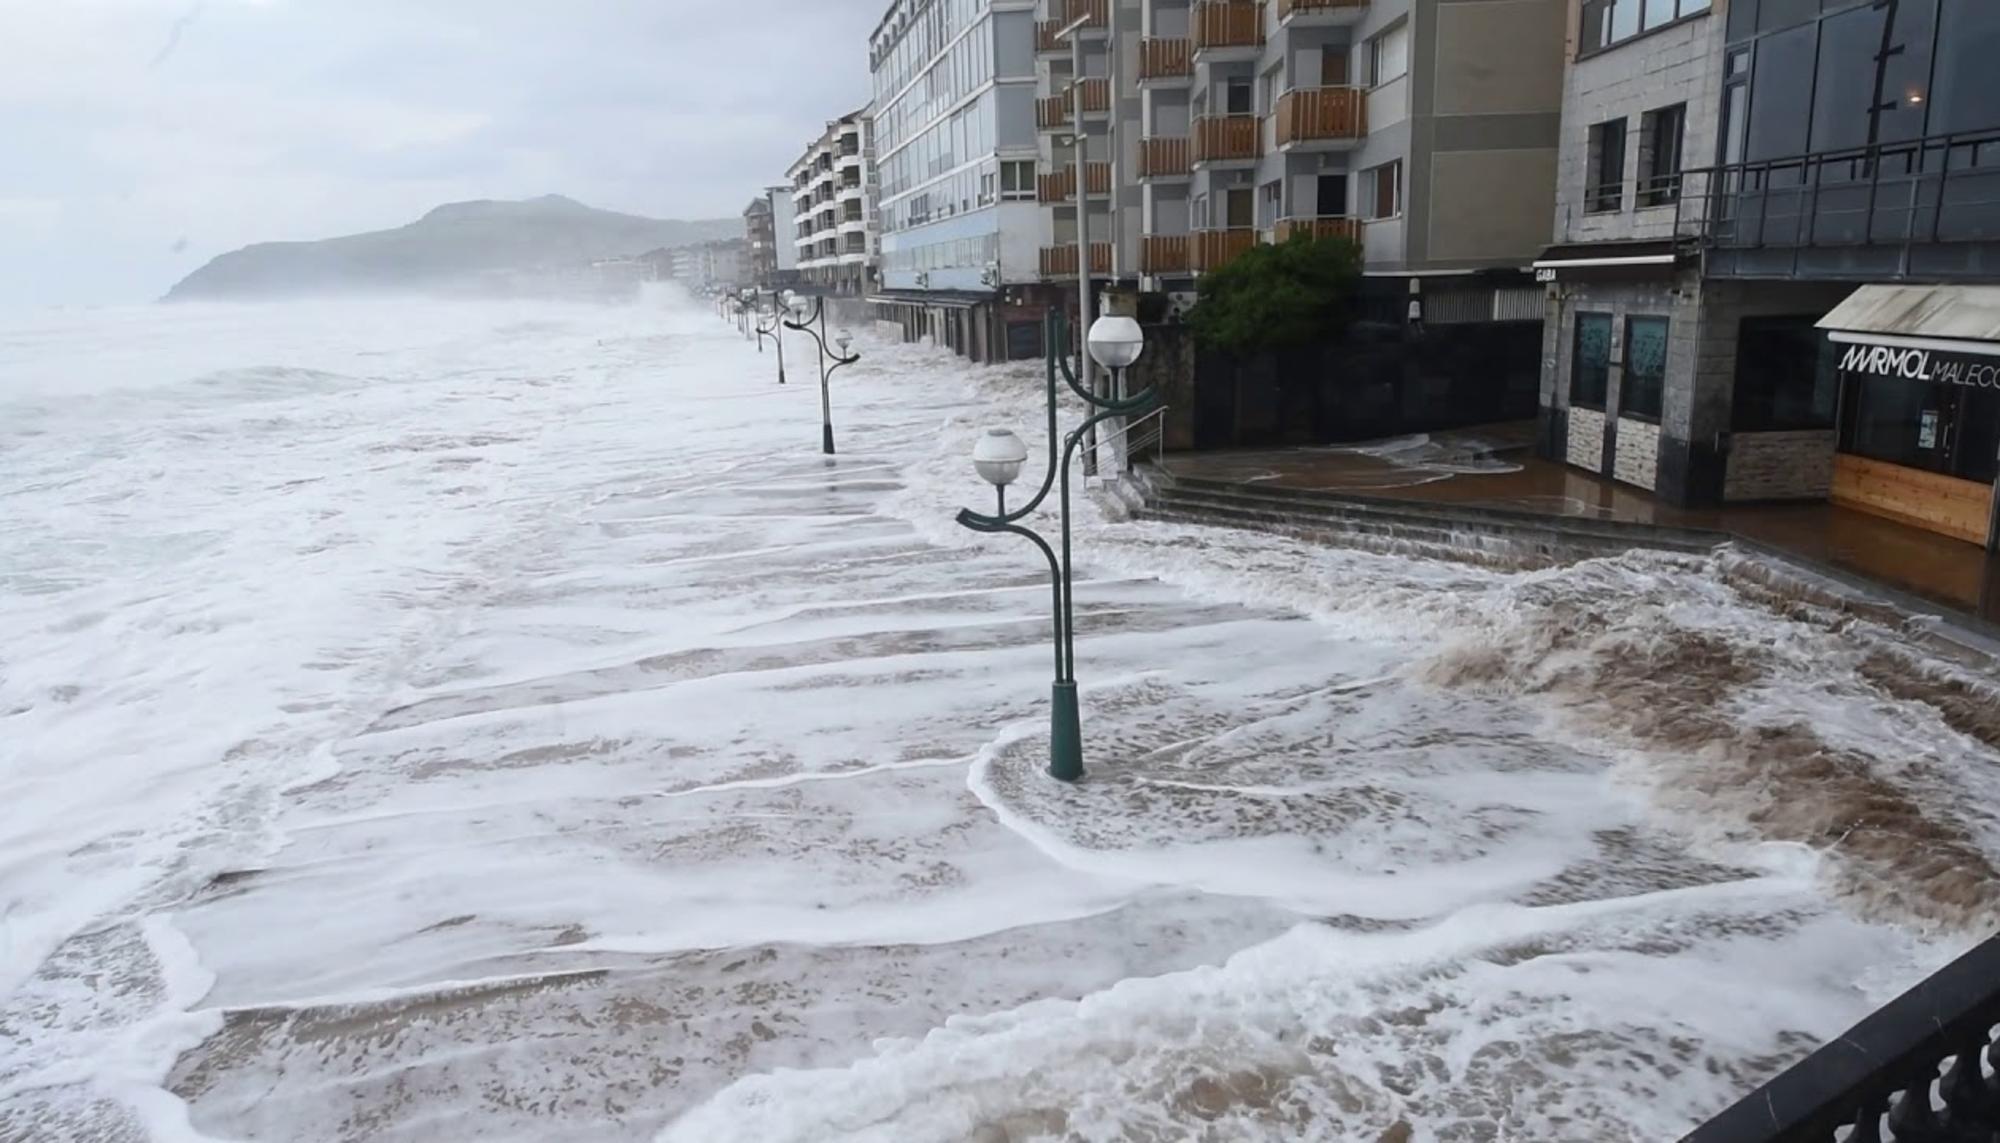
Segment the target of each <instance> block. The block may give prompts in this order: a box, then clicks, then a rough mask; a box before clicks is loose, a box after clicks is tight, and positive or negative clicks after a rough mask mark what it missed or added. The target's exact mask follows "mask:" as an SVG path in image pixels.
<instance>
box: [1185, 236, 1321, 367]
mask: <svg viewBox="0 0 2000 1143" xmlns="http://www.w3.org/2000/svg"><path fill="white" fill-rule="evenodd" d="M1360 279H1361V251H1360V249H1359V248H1358V247H1356V246H1355V245H1354V243H1352V242H1349V241H1348V240H1346V239H1344V238H1312V237H1308V236H1305V235H1300V236H1299V237H1296V238H1294V239H1292V240H1291V241H1289V242H1282V243H1279V244H1277V245H1273V246H1262V245H1260V246H1253V247H1251V248H1250V249H1248V250H1246V251H1244V252H1243V253H1242V254H1240V255H1238V256H1237V257H1236V258H1235V259H1234V260H1232V261H1230V262H1229V263H1227V264H1226V265H1224V266H1223V267H1221V268H1220V269H1217V270H1211V271H1209V272H1208V273H1206V274H1203V275H1202V277H1201V282H1200V285H1199V288H1198V293H1197V295H1196V300H1195V305H1194V309H1192V310H1190V311H1189V312H1188V324H1189V325H1191V326H1193V327H1194V334H1195V339H1196V340H1197V341H1198V342H1199V343H1200V344H1201V345H1202V346H1203V347H1204V348H1208V349H1219V350H1222V351H1224V352H1227V353H1236V354H1248V353H1257V352H1260V351H1263V350H1272V349H1294V348H1298V347H1300V346H1305V345H1312V344H1314V343H1316V342H1320V341H1325V340H1327V339H1328V338H1331V337H1333V336H1335V335H1337V334H1338V333H1339V332H1340V331H1341V330H1342V329H1344V328H1346V325H1347V321H1348V307H1349V302H1350V301H1351V299H1352V298H1353V296H1354V289H1355V285H1356V283H1358V282H1359V281H1360Z"/></svg>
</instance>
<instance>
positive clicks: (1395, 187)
mask: <svg viewBox="0 0 2000 1143" xmlns="http://www.w3.org/2000/svg"><path fill="white" fill-rule="evenodd" d="M1402 184H1403V161H1402V160H1401V159H1397V160H1396V161H1395V162H1393V163H1383V164H1382V165H1381V166H1379V167H1375V168H1373V169H1370V170H1366V171H1363V172H1361V188H1362V200H1363V201H1362V203H1361V216H1362V217H1363V218H1367V219H1380V218H1394V217H1396V216H1397V215H1399V214H1401V213H1403V199H1402Z"/></svg>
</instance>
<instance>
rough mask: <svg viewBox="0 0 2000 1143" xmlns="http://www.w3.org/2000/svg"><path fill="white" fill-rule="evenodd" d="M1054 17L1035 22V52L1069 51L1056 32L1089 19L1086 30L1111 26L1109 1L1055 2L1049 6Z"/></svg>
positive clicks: (1062, 0)
mask: <svg viewBox="0 0 2000 1143" xmlns="http://www.w3.org/2000/svg"><path fill="white" fill-rule="evenodd" d="M1050 9H1051V10H1052V11H1053V12H1055V15H1054V16H1052V17H1051V18H1049V19H1047V20H1037V21H1035V50H1036V51H1038V52H1044V53H1049V54H1057V53H1061V52H1066V51H1068V50H1069V43H1068V41H1066V40H1062V39H1058V38H1057V36H1056V33H1057V32H1060V31H1062V30H1063V29H1064V28H1067V27H1069V26H1070V25H1071V24H1074V23H1076V22H1077V21H1078V20H1080V19H1083V18H1084V16H1086V15H1088V16H1089V17H1090V22H1089V23H1087V24H1085V25H1084V28H1086V29H1098V28H1108V27H1110V26H1111V18H1110V17H1111V6H1110V2H1109V0H1055V2H1054V3H1052V4H1051V5H1050Z"/></svg>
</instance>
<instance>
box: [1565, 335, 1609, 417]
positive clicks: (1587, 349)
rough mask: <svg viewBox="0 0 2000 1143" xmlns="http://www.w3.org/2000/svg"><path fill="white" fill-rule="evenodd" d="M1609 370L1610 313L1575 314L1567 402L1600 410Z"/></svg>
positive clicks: (1602, 405)
mask: <svg viewBox="0 0 2000 1143" xmlns="http://www.w3.org/2000/svg"><path fill="white" fill-rule="evenodd" d="M1610 373H1611V315H1610V314H1578V315H1576V350H1575V352H1574V353H1572V354H1571V356H1570V376H1569V403H1570V404H1572V405H1582V406H1584V407H1586V408H1592V409H1600V410H1601V409H1603V408H1604V394H1605V389H1606V387H1607V381H1608V380H1609V378H1610Z"/></svg>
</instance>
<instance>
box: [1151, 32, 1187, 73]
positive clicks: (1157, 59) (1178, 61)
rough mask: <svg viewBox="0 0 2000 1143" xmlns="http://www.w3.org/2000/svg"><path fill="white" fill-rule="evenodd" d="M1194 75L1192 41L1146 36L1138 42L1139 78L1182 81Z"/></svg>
mask: <svg viewBox="0 0 2000 1143" xmlns="http://www.w3.org/2000/svg"><path fill="white" fill-rule="evenodd" d="M1193 74H1194V41H1193V40H1189V39H1185V38H1183V39H1177V40H1169V39H1162V38H1160V37H1159V36H1147V37H1146V38H1145V39H1143V40H1140V41H1139V78H1140V79H1141V80H1148V79H1184V78H1186V77H1188V76H1191V75H1193Z"/></svg>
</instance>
